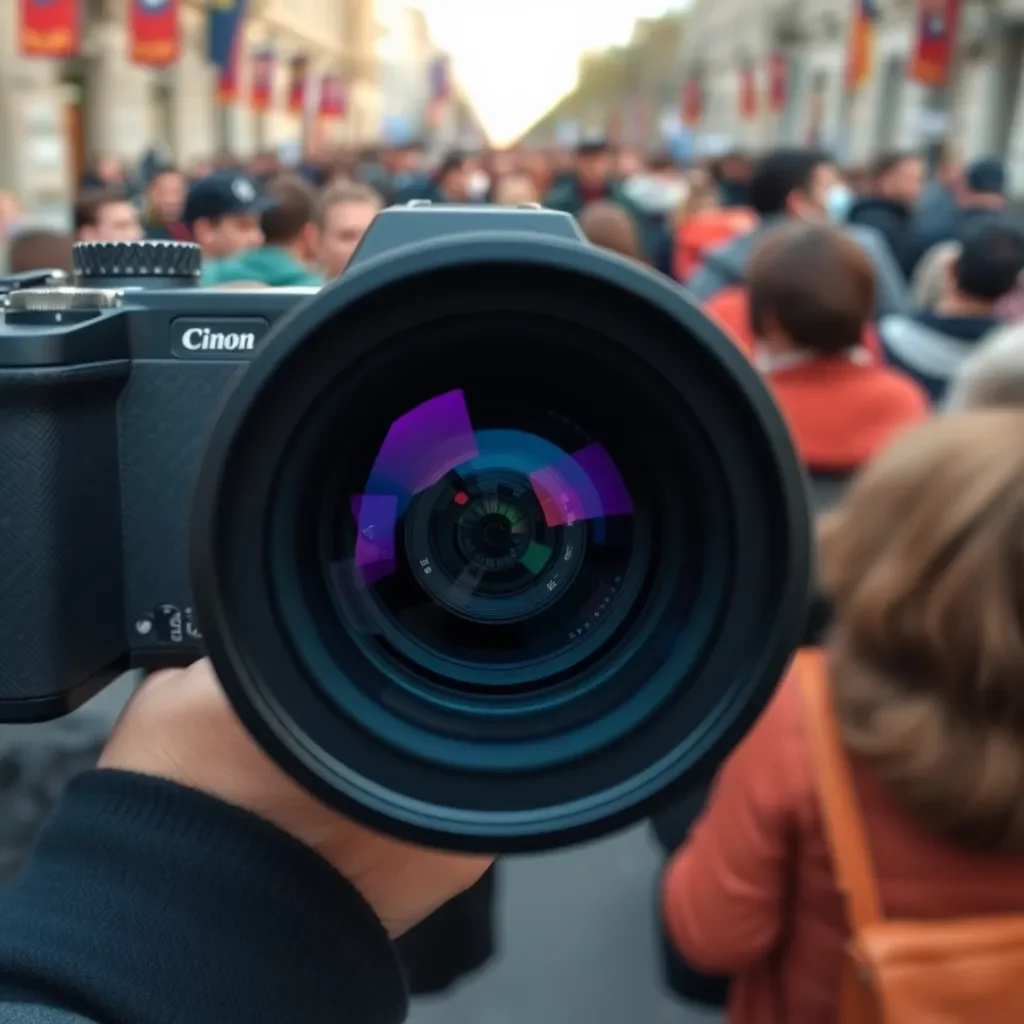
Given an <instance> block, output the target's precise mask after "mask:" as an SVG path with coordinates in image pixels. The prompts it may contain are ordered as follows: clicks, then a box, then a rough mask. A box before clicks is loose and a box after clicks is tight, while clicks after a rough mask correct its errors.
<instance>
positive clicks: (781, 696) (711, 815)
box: [0, 136, 1024, 1024]
mask: <svg viewBox="0 0 1024 1024" xmlns="http://www.w3.org/2000/svg"><path fill="white" fill-rule="evenodd" d="M412 200H429V201H432V202H437V203H488V202H490V203H498V204H505V205H519V204H542V205H544V206H546V207H550V208H553V209H557V210H561V211H565V212H567V213H570V214H572V215H574V216H575V217H576V218H577V219H578V222H579V225H580V229H581V231H582V232H583V234H584V235H585V236H586V237H587V238H588V239H589V240H590V242H592V243H593V244H595V245H598V246H601V247H603V248H605V249H607V250H610V251H613V252H615V253H617V254H619V255H620V256H621V257H623V258H625V259H629V260H633V261H636V262H639V263H642V264H645V265H646V266H647V267H648V268H650V271H651V272H652V273H658V274H661V275H664V276H666V277H668V278H671V279H672V280H674V281H675V282H676V283H677V284H678V285H679V286H680V287H681V288H683V289H685V291H686V293H687V294H688V295H689V296H690V298H691V299H692V301H694V302H696V303H700V304H701V306H702V307H703V309H704V310H705V311H706V313H707V314H708V315H709V316H710V317H711V318H712V319H714V320H715V321H716V322H717V323H718V324H719V326H720V327H721V329H722V331H723V332H724V333H725V334H726V335H727V336H728V338H729V339H731V341H732V342H733V343H734V344H735V345H736V347H737V348H738V349H739V350H740V351H741V352H742V353H743V354H744V355H745V356H746V357H747V358H749V360H750V362H751V363H752V365H753V366H754V367H755V368H756V369H757V370H758V371H759V372H760V373H761V374H762V375H763V378H764V380H765V382H766V383H767V385H768V387H769V389H770V390H771V392H772V393H773V394H774V396H775V399H776V401H777V403H778V405H779V408H780V409H781V411H782V413H783V416H784V418H785V420H786V422H787V423H788V425H789V428H790V431H791V433H792V437H793V440H794V443H795V445H796V448H797V451H798V453H799V455H800V457H801V459H802V460H803V463H804V465H805V467H806V469H807V472H808V476H809V479H810V481H811V485H812V492H813V494H814V496H815V498H816V500H817V502H818V504H819V506H820V507H821V509H822V511H825V510H827V509H831V518H830V519H829V520H828V525H827V529H826V531H825V532H824V534H823V537H822V542H821V556H822V561H821V573H822V588H823V595H824V599H825V604H826V605H827V608H826V609H825V611H824V613H823V617H822V619H821V620H820V622H819V623H818V624H817V625H814V624H813V623H812V624H811V625H810V626H809V632H808V637H807V641H808V644H809V645H810V644H815V645H816V644H820V643H826V644H827V645H828V650H829V652H830V659H831V660H830V662H829V663H828V665H827V666H826V667H825V669H824V670H823V672H824V675H825V676H826V677H827V679H828V686H829V687H830V688H831V689H830V692H831V693H832V695H833V703H834V709H833V712H832V713H833V714H834V717H835V719H836V720H837V721H838V724H839V727H840V733H841V737H842V742H843V744H844V745H845V747H844V749H845V755H849V756H851V757H852V758H853V759H854V761H855V763H856V771H855V773H854V781H855V786H856V791H857V794H858V797H859V800H860V805H861V813H862V816H863V824H864V827H865V828H866V829H867V831H868V832H869V833H870V836H871V848H872V853H873V854H874V857H875V861H874V866H873V870H874V875H875V878H874V881H875V882H877V885H878V887H879V889H880V891H881V893H882V896H883V900H884V904H885V910H886V913H887V914H889V915H891V916H894V917H898V918H907V919H913V920H916V921H922V920H924V921H935V920H940V919H945V918H952V917H972V916H973V917H984V916H985V915H1006V914H1024V687H1022V685H1021V683H1020V679H1021V678H1022V677H1024V590H1022V588H1021V585H1020V580H1021V579H1022V578H1024V549H1022V547H1021V537H1022V536H1024V534H1022V532H1021V531H1022V530H1024V446H1022V445H1021V443H1020V435H1016V430H1018V429H1021V427H1022V426H1024V412H1021V411H1014V410H1015V408H1016V409H1017V410H1019V408H1020V407H1021V406H1022V405H1024V321H1022V318H1024V288H1022V277H1021V275H1022V272H1024V226H1022V222H1021V220H1020V218H1019V216H1018V213H1017V212H1016V210H1015V209H1014V208H1013V204H1012V203H1010V202H1009V200H1008V197H1007V194H1006V175H1005V173H1004V170H1003V168H1002V166H1001V165H1000V164H999V163H998V162H997V161H994V160H981V161H978V162H976V163H974V164H972V165H970V166H967V167H963V166H960V165H959V164H958V163H957V162H956V161H955V160H952V159H950V160H948V161H946V162H944V163H943V164H942V165H941V166H939V167H933V168H930V167H928V166H927V164H926V161H925V159H924V158H923V156H922V155H920V154H917V153H913V152H903V153H894V154H891V155H889V156H886V157H885V158H883V159H881V160H879V161H878V162H877V163H876V164H875V165H874V166H873V167H871V168H865V169H849V168H848V169H844V168H841V167H839V166H838V165H837V164H836V163H835V162H834V160H833V159H832V157H831V156H830V155H829V154H828V153H826V152H822V151H819V150H816V149H812V148H792V149H780V150H776V151H773V152H769V153H766V154H763V155H760V156H759V157H757V158H756V159H755V158H753V157H751V156H749V155H747V154H744V153H739V152H736V153H729V154H726V155H725V156H723V157H720V158H718V159H715V160H713V161H707V162H706V163H703V164H701V165H699V166H689V167H681V166H678V165H677V164H676V163H675V162H674V161H673V160H672V159H671V158H670V157H668V156H667V155H664V154H658V153H639V152H632V151H628V150H623V149H620V148H617V147H615V146H613V145H611V144H610V143H609V141H608V140H607V139H605V138H603V137H600V136H587V137H584V138H583V139H582V140H581V142H580V144H579V145H578V147H576V148H575V149H573V150H566V149H562V150H552V151H535V150H529V149H523V148H512V149H509V150H502V151H489V152H481V153H461V152H452V153H446V154H428V153H427V152H426V151H425V149H424V147H422V146H420V145H417V144H410V145H408V146H404V147H398V148H393V149H388V150H381V151H372V152H369V151H368V152H360V153H336V154H330V155H329V156H326V155H325V156H324V157H322V158H319V157H318V158H311V159H308V160H307V161H305V162H304V163H302V164H301V165H299V166H297V167H283V166H281V164H280V161H279V160H278V159H277V157H276V156H275V155H273V154H261V155H259V156H257V157H255V158H253V159H252V160H250V161H248V162H246V163H244V164H243V163H242V162H240V161H238V160H236V159H234V158H232V157H231V155H230V154H224V155H222V156H221V157H219V158H218V159H216V160H215V161H211V162H210V163H209V164H208V165H204V166H201V167H194V168H191V169H189V170H188V172H186V171H183V170H181V169H178V168H175V167H171V166H167V165H165V164H162V163H161V162H160V161H159V160H156V159H147V160H143V161H142V163H141V164H140V166H138V167H135V168H128V167H127V166H126V165H125V164H124V163H123V162H122V161H119V160H116V159H113V158H107V159H103V160H100V161H98V162H97V164H96V166H95V168H94V169H93V171H92V172H91V173H90V174H89V175H87V176H86V178H85V179H84V180H83V181H82V183H81V190H80V193H79V196H78V198H77V201H76V203H75V209H74V227H73V234H70V235H63V234H60V233H57V232H52V231H44V230H37V229H35V228H33V226H32V225H31V224H30V223H27V222H25V220H24V219H23V218H22V216H21V214H20V212H19V210H18V209H17V204H16V203H15V202H14V201H13V200H12V199H11V198H10V197H0V233H2V235H3V237H4V241H5V244H6V248H7V264H8V269H9V270H10V271H11V272H22V271H29V270H35V269H41V268H50V267H53V268H57V269H64V270H69V269H70V261H71V245H72V242H73V241H76V240H79V241H132V240H138V239H142V238H149V239H165V240H166V239H171V240H191V241H194V242H196V243H197V244H198V245H199V246H200V247H201V248H202V251H203V256H204V269H203V279H202V283H203V285H206V286H218V287H224V286H230V287H240V288H246V287H279V286H293V285H310V286H318V285H320V284H322V283H324V282H326V281H329V280H331V279H333V278H335V277H337V276H338V275H340V274H342V273H343V272H344V270H345V268H346V266H347V265H348V263H349V261H350V260H351V258H352V254H353V252H354V251H355V249H356V247H357V246H358V244H359V242H360V239H361V238H362V237H363V234H364V233H365V232H366V230H367V228H368V227H369V225H370V223H371V222H372V220H373V218H374V217H375V215H376V214H377V212H378V211H379V210H381V209H382V208H383V207H384V206H386V205H390V204H395V203H405V202H409V201H412ZM993 407H999V410H1000V411H995V410H994V409H993ZM985 410H987V411H985ZM937 414H940V415H937ZM926 421H927V422H926ZM905 432H906V433H905ZM1015 437H1016V438H1017V440H1016V441H1015V440H1014V438H1015ZM893 442H895V445H894V446H893ZM1007 442H1008V443H1007ZM865 467H866V468H865ZM862 469H863V473H860V471H861V470H862ZM857 474H860V475H857ZM851 479H853V483H852V484H849V485H848V481H850V480H851ZM1018 559H1020V561H1018ZM828 624H830V625H828ZM819 627H820V631H818V630H819ZM826 627H827V628H826ZM798 677H799V672H798V671H797V670H794V671H793V672H792V673H791V674H790V675H789V676H788V677H787V678H786V679H785V680H784V681H783V682H782V684H781V686H780V688H779V691H778V694H777V696H776V698H775V700H774V701H773V703H772V705H771V707H770V708H769V710H768V711H767V712H766V714H765V715H764V716H763V717H762V718H761V720H760V721H759V722H758V723H757V725H756V726H755V727H754V729H753V731H752V732H751V734H750V735H749V736H748V737H747V739H746V740H745V741H744V743H743V744H741V746H740V747H739V748H738V749H737V750H736V752H735V753H734V754H733V755H732V757H731V758H730V759H729V760H728V761H727V763H726V765H725V767H724V769H723V771H722V773H721V775H720V777H719V779H718V780H717V782H716V784H715V785H714V786H713V787H712V788H711V789H710V790H708V791H705V792H701V793H697V794H693V795H692V797H691V798H690V799H689V800H687V801H684V802H682V803H680V804H679V805H677V806H675V807H673V808H671V809H669V810H668V811H666V812H665V813H663V814H661V815H659V816H658V817H657V818H656V819H655V821H654V828H655V831H656V833H657V835H658V837H659V838H660V840H661V841H662V843H663V845H664V847H665V851H666V857H667V861H666V871H665V883H664V888H663V917H664V926H665V936H666V942H667V945H666V948H667V950H668V951H669V956H668V959H667V963H668V964H669V978H670V980H671V982H672V984H673V985H675V986H676V987H677V989H678V991H680V992H681V993H682V994H684V995H686V996H687V997H688V998H690V999H697V1000H699V1001H703V1002H707V1003H711V1004H716V1003H717V1004H725V1003H726V1001H728V1004H729V1006H730V1011H729V1012H730V1018H729V1019H730V1020H731V1021H733V1022H734V1024H782V1022H797V1021H799V1022H801V1024H826V1022H834V1021H835V1019H836V1017H835V1013H836V1005H837V998H838V996H837V993H838V992H839V990H840V978H841V975H842V972H843V971H844V970H845V968H844V957H845V952H844V949H845V944H846V939H847V937H848V936H849V933H850V931H851V930H852V928H853V925H852V924H851V922H850V920H849V918H848V915H847V912H846V909H844V904H843V902H842V899H841V896H840V885H839V881H838V880H837V870H838V869H837V867H836V865H835V863H834V862H832V860H831V859H830V858H831V852H830V849H831V848H830V844H829V842H828V836H827V834H826V833H827V831H828V827H829V825H828V821H827V818H828V810H827V809H826V810H825V811H820V810H819V809H818V800H817V797H816V796H815V786H816V781H815V780H816V777H817V771H818V769H817V767H816V762H815V761H814V758H813V756H812V754H811V753H810V752H809V751H810V747H809V740H808V732H807V728H806V727H805V724H804V722H803V718H802V716H803V714H804V712H803V711H802V710H801V708H802V707H803V704H802V701H803V699H804V698H803V696H802V694H801V687H802V686H804V685H805V684H803V683H801V680H800V679H799V678H798ZM101 742H102V736H98V737H96V743H97V747H98V745H99V744H100V743H101ZM845 755H844V756H845ZM493 891H494V890H493V875H490V874H489V875H488V876H486V877H485V879H484V881H483V882H482V883H481V884H480V886H478V887H477V888H476V889H474V890H470V892H469V893H467V894H466V895H465V896H464V897H460V898H459V899H458V900H456V901H454V902H453V904H450V905H449V906H448V907H446V908H444V909H443V910H442V911H441V912H440V915H439V916H438V917H437V918H434V919H429V920H428V921H427V922H426V923H425V924H424V925H421V926H420V928H419V929H416V930H414V931H413V932H412V933H410V935H409V936H407V937H406V939H405V940H403V941H404V942H405V943H406V944H405V946H404V947H403V948H404V953H405V955H406V957H407V962H408V965H409V966H410V975H411V980H412V982H413V985H414V987H415V988H416V990H417V991H437V990H439V989H442V988H444V987H445V986H446V985H447V984H450V983H451V981H452V980H453V979H454V978H456V977H458V976H459V975H460V973H462V972H464V971H465V970H467V969H470V968H474V967H476V966H478V965H479V963H480V962H482V961H483V960H485V959H486V958H487V956H488V955H489V954H490V950H491V944H492V942H493V934H492V929H493V922H492V921H491V919H490V916H489V915H490V913H491V911H490V910H489V909H488V908H490V907H491V904H492V901H493ZM439 922H441V924H439ZM442 926H443V929H444V930H443V931H442V932H438V931H437V928H439V927H442ZM432 929H433V930H432ZM439 935H440V936H441V938H440V939H439ZM1017 1009H1018V1010H1020V1007H1019V1006H1018V1007H1017ZM915 1019H917V1018H915ZM920 1019H922V1020H923V1019H926V1018H925V1017H921V1018H920ZM927 1019H938V1018H930V1017H929V1018H927ZM957 1019H959V1018H957ZM978 1019H982V1018H978ZM984 1019H992V1020H994V1019H995V1018H989V1017H986V1018H984ZM1000 1019H1002V1018H1000ZM1007 1019H1009V1018H1007Z"/></svg>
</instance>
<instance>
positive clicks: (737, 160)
mask: <svg viewBox="0 0 1024 1024" xmlns="http://www.w3.org/2000/svg"><path fill="white" fill-rule="evenodd" d="M710 170H711V177H712V180H713V181H714V182H715V188H716V189H717V191H718V201H719V203H720V204H721V205H722V206H725V207H729V206H749V205H750V181H751V177H752V175H753V167H752V165H751V162H750V157H748V156H747V154H746V153H743V152H741V151H740V150H734V151H733V152H731V153H726V154H725V155H724V156H722V157H719V158H718V159H717V160H715V161H713V162H712V164H711V168H710Z"/></svg>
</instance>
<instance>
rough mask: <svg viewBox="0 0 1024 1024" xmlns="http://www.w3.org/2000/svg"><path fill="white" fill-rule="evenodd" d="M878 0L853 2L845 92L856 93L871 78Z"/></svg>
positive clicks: (857, 0)
mask: <svg viewBox="0 0 1024 1024" xmlns="http://www.w3.org/2000/svg"><path fill="white" fill-rule="evenodd" d="M877 25H878V0H853V15H852V17H851V19H850V36H849V40H848V42H847V48H846V91H847V92H856V91H857V90H858V89H860V87H861V86H862V85H864V83H865V82H866V81H867V80H868V79H869V78H870V77H871V71H872V69H873V67H874V62H875V30H876V27H877Z"/></svg>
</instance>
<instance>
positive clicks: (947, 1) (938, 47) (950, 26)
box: [910, 0, 961, 89]
mask: <svg viewBox="0 0 1024 1024" xmlns="http://www.w3.org/2000/svg"><path fill="white" fill-rule="evenodd" d="M960 6H961V5H960V0H917V41H916V43H915V44H914V55H913V57H912V58H911V60H910V77H911V78H912V79H913V80H914V81H915V82H920V83H921V85H926V86H929V87H931V88H933V89H937V88H940V87H941V86H944V85H945V84H946V83H947V82H948V81H949V74H950V71H951V69H952V66H953V56H954V53H955V51H956V37H957V28H958V26H959V22H960Z"/></svg>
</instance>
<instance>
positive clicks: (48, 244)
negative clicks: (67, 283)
mask: <svg viewBox="0 0 1024 1024" xmlns="http://www.w3.org/2000/svg"><path fill="white" fill-rule="evenodd" d="M71 245H72V240H71V238H70V237H69V236H68V235H62V234H60V232H57V231H45V230H42V229H36V228H29V229H26V230H25V231H19V232H18V233H17V234H16V235H14V236H13V237H12V238H11V241H10V244H9V247H8V250H7V269H8V272H9V273H11V274H24V273H27V272H28V271H30V270H63V271H64V272H65V273H66V274H70V273H71V272H72V269H73V268H72V263H71Z"/></svg>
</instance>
